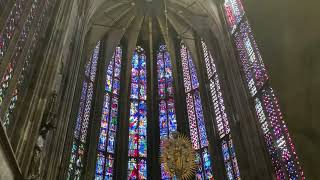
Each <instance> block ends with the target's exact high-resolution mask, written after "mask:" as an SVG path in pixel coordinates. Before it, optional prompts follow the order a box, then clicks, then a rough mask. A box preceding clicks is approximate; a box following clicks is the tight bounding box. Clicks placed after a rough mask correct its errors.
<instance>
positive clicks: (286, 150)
mask: <svg viewBox="0 0 320 180" xmlns="http://www.w3.org/2000/svg"><path fill="white" fill-rule="evenodd" d="M225 11H226V15H227V18H228V22H229V25H230V27H231V29H232V31H231V32H232V33H233V34H234V36H233V37H234V43H235V47H236V49H237V50H238V57H239V60H240V62H241V65H242V70H243V72H244V77H245V79H246V81H247V86H248V89H249V92H250V94H251V95H252V96H253V98H254V103H255V104H254V105H255V109H256V114H257V120H258V122H259V123H260V125H261V129H262V132H263V136H264V138H265V143H266V147H267V149H268V152H269V154H270V159H271V161H272V164H273V166H274V172H275V176H276V177H277V179H288V178H289V179H305V177H304V173H303V170H302V168H301V166H300V165H299V161H298V156H297V154H296V152H295V148H294V145H293V142H292V140H291V137H290V135H289V134H288V129H287V127H286V125H285V122H284V121H283V116H282V114H281V111H280V108H279V105H278V103H277V100H276V98H275V95H274V93H273V91H272V89H271V88H270V85H269V84H268V79H269V77H268V74H267V71H266V69H265V65H264V63H263V60H262V57H261V54H260V51H259V49H258V46H257V44H256V41H255V39H254V37H253V33H252V30H251V27H250V25H249V23H248V21H247V18H246V17H242V16H243V15H244V11H243V7H242V4H241V2H240V0H226V1H225ZM236 28H237V29H236Z"/></svg>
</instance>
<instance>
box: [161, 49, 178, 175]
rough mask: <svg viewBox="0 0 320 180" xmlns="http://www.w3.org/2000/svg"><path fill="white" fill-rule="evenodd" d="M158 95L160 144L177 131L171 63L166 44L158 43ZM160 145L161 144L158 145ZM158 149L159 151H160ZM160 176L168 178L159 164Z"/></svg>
mask: <svg viewBox="0 0 320 180" xmlns="http://www.w3.org/2000/svg"><path fill="white" fill-rule="evenodd" d="M157 74H158V96H159V127H160V144H162V141H163V140H164V139H167V138H168V137H169V135H170V134H172V133H174V132H177V120H176V113H175V104H174V97H173V96H174V88H173V76H172V65H171V61H170V55H169V52H168V51H167V47H166V45H160V48H159V51H158V53H157ZM160 147H161V146H160ZM161 151H162V150H161V149H160V153H161ZM161 178H162V179H170V175H169V173H168V172H166V171H165V170H164V166H163V164H161Z"/></svg>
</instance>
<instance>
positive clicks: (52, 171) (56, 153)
mask: <svg viewBox="0 0 320 180" xmlns="http://www.w3.org/2000/svg"><path fill="white" fill-rule="evenodd" d="M80 54H81V53H80ZM70 56H72V55H70ZM70 59H72V57H71V58H70ZM71 62H73V63H70V64H69V65H70V69H69V68H66V69H65V70H64V71H65V72H66V71H68V70H70V72H79V70H80V69H81V68H79V64H81V63H80V62H79V61H71ZM70 74H71V73H70ZM72 74H73V75H70V76H71V77H70V80H69V79H68V78H67V77H63V80H62V82H66V84H65V85H67V86H68V87H66V89H65V90H64V91H65V93H63V92H62V94H61V95H60V97H59V99H60V104H59V107H60V108H59V110H58V113H57V115H58V117H57V122H61V123H57V131H58V132H55V131H54V133H55V135H56V136H55V135H53V139H52V141H53V142H52V143H51V144H50V148H49V149H50V151H47V156H48V158H47V161H45V162H48V163H47V166H46V167H47V168H48V169H49V170H48V171H44V172H42V173H43V175H42V176H41V177H42V179H55V178H56V177H57V176H58V173H59V171H60V169H62V167H61V166H59V165H60V163H61V161H62V160H63V156H64V155H63V154H64V153H63V151H64V148H66V149H68V147H65V146H64V142H65V141H66V136H65V134H66V132H67V130H68V125H69V124H72V123H70V122H69V119H70V118H68V120H66V121H62V120H63V119H65V117H69V115H70V113H71V112H72V104H73V102H74V101H73V99H77V94H76V93H74V91H75V87H76V83H77V74H78V73H72ZM67 81H69V83H67ZM65 85H62V86H65ZM79 89H80V90H81V88H79ZM65 94H66V95H65ZM64 97H65V98H68V99H70V101H69V100H63V98H64ZM79 99H80V97H79ZM77 110H78V108H77ZM59 112H61V113H59ZM75 114H76V113H75ZM74 119H76V118H74ZM71 121H72V120H71ZM73 127H74V126H73ZM72 135H73V133H72ZM71 137H73V136H71ZM62 142H63V143H62ZM70 145H71V144H70ZM52 150H53V152H52ZM65 154H67V153H65Z"/></svg>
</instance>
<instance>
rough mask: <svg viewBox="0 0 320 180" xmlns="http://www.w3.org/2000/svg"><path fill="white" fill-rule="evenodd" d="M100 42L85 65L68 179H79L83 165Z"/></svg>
mask: <svg viewBox="0 0 320 180" xmlns="http://www.w3.org/2000/svg"><path fill="white" fill-rule="evenodd" d="M99 50H100V42H98V44H97V46H96V47H95V49H94V51H93V54H92V57H91V58H90V60H89V61H88V62H87V64H86V67H85V78H84V81H83V84H82V92H81V97H80V105H79V110H78V115H77V120H76V126H75V130H74V139H73V143H72V150H71V157H70V163H69V168H68V179H80V176H81V171H82V167H83V165H84V157H85V151H86V149H85V146H86V142H87V135H88V133H87V130H88V125H89V121H90V110H91V104H92V98H93V88H94V81H95V77H96V72H97V63H98V60H99Z"/></svg>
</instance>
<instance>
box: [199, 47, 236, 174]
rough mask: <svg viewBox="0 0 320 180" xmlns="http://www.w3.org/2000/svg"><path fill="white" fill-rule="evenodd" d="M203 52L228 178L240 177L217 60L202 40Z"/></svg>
mask: <svg viewBox="0 0 320 180" xmlns="http://www.w3.org/2000/svg"><path fill="white" fill-rule="evenodd" d="M201 45H202V52H203V56H204V60H205V65H206V69H207V76H208V79H209V82H210V93H211V98H212V104H213V109H214V113H215V121H216V122H215V124H216V126H217V130H218V133H219V137H220V142H221V149H222V154H223V159H224V164H225V169H226V173H227V178H228V179H240V171H239V167H238V161H237V157H236V153H235V150H234V145H233V142H232V137H231V134H230V127H229V120H228V115H227V113H226V107H225V104H224V100H223V96H222V95H223V93H222V90H221V86H220V80H219V75H218V73H217V69H216V65H215V61H214V59H213V57H212V55H211V53H210V52H209V51H208V48H207V45H206V44H205V42H204V41H201Z"/></svg>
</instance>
